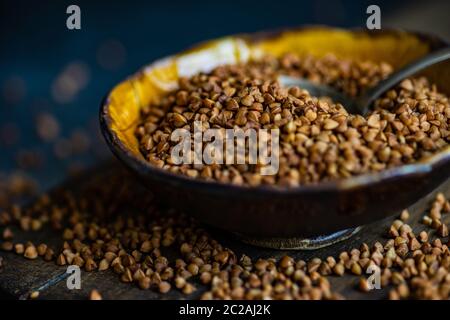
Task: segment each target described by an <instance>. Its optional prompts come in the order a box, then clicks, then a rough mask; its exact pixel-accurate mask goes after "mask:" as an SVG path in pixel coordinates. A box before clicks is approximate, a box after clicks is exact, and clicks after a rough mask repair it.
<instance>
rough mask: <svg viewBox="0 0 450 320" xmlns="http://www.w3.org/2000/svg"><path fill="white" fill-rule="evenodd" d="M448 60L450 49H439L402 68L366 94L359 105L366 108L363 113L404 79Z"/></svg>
mask: <svg viewBox="0 0 450 320" xmlns="http://www.w3.org/2000/svg"><path fill="white" fill-rule="evenodd" d="M447 59H450V47H446V48H444V49H439V50H436V51H435V52H432V53H430V54H427V55H426V56H425V57H423V58H421V59H419V60H416V61H414V62H412V63H410V64H408V65H407V66H405V67H403V68H401V69H400V70H398V71H396V72H394V73H393V74H391V75H390V76H389V77H388V78H386V79H384V80H383V81H381V82H380V83H379V84H378V85H376V86H375V87H373V88H371V89H369V90H367V91H366V93H365V94H364V95H363V96H362V97H361V100H360V103H358V104H359V105H360V106H361V107H362V108H365V110H363V111H367V109H368V108H369V107H370V105H371V104H372V102H373V101H375V100H376V99H377V98H379V97H380V96H381V95H382V94H383V93H385V92H386V91H388V90H389V89H390V88H392V87H393V86H395V85H396V84H397V83H399V82H400V81H402V80H403V79H405V78H407V77H409V76H412V75H414V74H415V73H417V72H418V71H421V70H423V69H425V68H427V67H429V66H431V65H433V64H435V63H438V62H442V61H445V60H447ZM364 113H365V112H364Z"/></svg>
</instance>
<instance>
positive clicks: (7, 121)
mask: <svg viewBox="0 0 450 320" xmlns="http://www.w3.org/2000/svg"><path fill="white" fill-rule="evenodd" d="M449 3H450V1H414V0H408V1H403V0H398V1H365V0H361V1H346V0H336V1H328V0H327V1H325V0H317V1H302V0H296V1H282V0H277V1H273V0H271V1H267V0H260V1H244V0H241V1H169V0H166V1H145V2H144V1H121V2H114V1H99V2H94V1H71V2H68V1H2V2H1V4H0V48H1V49H0V70H1V71H0V185H1V183H2V181H3V184H5V183H10V182H11V181H13V182H14V181H15V180H14V179H13V178H14V177H15V176H17V175H19V176H24V175H25V176H27V177H31V178H32V179H34V180H35V181H36V182H38V184H39V185H40V188H41V189H46V188H48V187H50V186H52V185H55V184H56V183H57V182H59V181H61V180H62V179H63V178H64V177H66V176H67V175H68V174H73V173H76V172H78V171H79V170H82V169H83V168H84V167H86V166H89V165H92V164H93V163H94V162H96V161H99V159H101V158H104V157H108V156H109V152H108V151H107V150H106V147H105V146H104V143H103V140H102V138H101V137H100V135H99V132H98V123H97V122H98V120H97V113H98V108H99V103H100V101H101V99H102V97H103V95H104V94H105V93H106V92H107V91H108V89H109V88H111V87H112V86H113V85H114V84H115V83H117V82H118V81H120V80H121V79H122V78H123V77H125V76H127V75H128V74H130V73H132V72H134V71H136V70H137V69H138V68H139V67H140V66H142V65H144V64H146V63H148V62H151V61H152V60H154V59H157V58H160V57H163V56H165V55H168V54H172V53H174V52H177V51H179V50H182V49H184V48H186V47H189V46H191V45H192V44H195V43H196V42H199V41H203V40H207V39H210V38H215V37H219V36H223V35H227V34H233V33H241V32H254V31H261V30H267V29H273V28H280V27H289V26H297V25H301V24H326V25H332V26H339V27H365V24H366V19H367V14H366V8H367V6H368V5H370V4H377V5H379V6H380V7H381V22H382V28H386V27H392V26H394V27H404V28H408V29H416V30H421V31H427V32H433V33H436V34H438V35H440V36H442V37H444V38H447V39H449V38H450V28H449V26H450V22H449V19H448V16H447V15H448V12H450V10H449V9H450V5H449ZM70 4H76V5H78V6H79V7H80V8H81V26H82V29H81V30H75V31H70V30H68V29H67V28H66V19H67V17H68V15H67V14H66V8H67V6H69V5H70ZM11 177H12V178H11ZM11 179H12V180H11ZM7 181H8V182H7ZM19 182H20V181H19ZM16 183H18V182H17V181H16ZM0 190H1V189H0ZM0 192H1V191H0ZM0 207H1V205H0Z"/></svg>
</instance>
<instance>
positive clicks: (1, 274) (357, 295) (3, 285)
mask: <svg viewBox="0 0 450 320" xmlns="http://www.w3.org/2000/svg"><path fill="white" fill-rule="evenodd" d="M117 166H119V164H117V163H116V162H108V163H107V164H105V165H102V166H100V168H101V169H100V170H93V171H91V172H89V173H87V174H86V175H87V176H88V175H92V174H96V175H104V177H105V178H106V179H107V177H108V175H111V174H114V173H115V172H117V170H119V168H118V167H117ZM83 181H84V179H83V176H82V177H79V178H77V179H75V180H71V181H68V182H67V183H65V184H64V188H68V189H70V190H73V191H74V192H76V190H77V189H79V188H81V186H82V185H83ZM136 184H138V182H136ZM439 191H442V192H444V193H445V194H446V195H447V196H450V179H448V180H447V181H446V182H445V183H444V184H443V185H441V186H440V187H439V188H437V189H436V190H435V191H434V192H432V193H431V194H429V195H428V196H427V197H425V198H424V199H420V200H419V201H418V202H417V203H416V204H414V205H413V206H412V207H410V208H409V211H410V213H411V217H410V221H409V224H410V225H411V226H412V227H413V229H414V231H415V232H418V231H420V230H423V229H425V227H424V226H423V225H422V224H420V223H419V221H420V218H421V217H422V215H423V214H424V212H426V210H427V208H428V207H429V204H430V201H431V200H432V199H433V198H434V196H435V194H436V193H437V192H439ZM399 192H401V190H399ZM393 196H395V195H393ZM394 218H395V217H391V218H387V219H385V220H383V221H379V222H376V223H373V224H371V225H367V226H364V227H363V228H362V229H361V230H360V231H359V233H357V234H356V235H354V236H353V237H352V238H350V239H348V240H345V241H342V242H339V243H337V244H334V245H332V246H329V247H326V248H323V249H319V250H314V251H295V250H272V249H264V248H259V247H254V246H250V245H246V244H244V243H242V242H241V241H239V240H238V239H237V238H236V237H235V236H234V235H232V234H229V233H226V232H223V231H219V230H210V233H211V234H212V235H214V237H215V238H216V239H217V240H219V241H220V242H221V243H222V244H223V245H224V246H226V247H229V248H231V249H232V250H233V251H234V252H235V253H236V254H237V255H238V256H240V255H241V254H246V255H248V256H250V257H251V258H252V259H257V258H259V257H264V258H270V257H275V258H279V257H281V256H283V255H286V254H288V255H291V256H293V257H295V258H296V259H304V260H308V259H311V258H312V257H319V258H326V257H328V256H335V257H336V256H337V255H338V254H339V253H340V252H341V251H344V250H350V249H352V248H359V246H360V245H361V243H363V242H365V243H367V244H369V245H371V244H373V243H374V242H376V241H384V240H385V234H386V231H387V229H388V227H389V225H390V224H391V223H392V221H393V219H394ZM447 220H448V217H447ZM447 222H448V221H447ZM0 231H1V230H0ZM13 231H14V232H15V239H14V240H15V241H20V242H26V241H28V240H31V241H34V242H35V243H39V242H40V241H44V240H43V239H45V242H46V243H50V244H54V246H55V247H57V246H58V245H61V240H60V236H59V235H58V234H56V233H54V232H53V231H51V230H49V229H45V228H44V230H43V231H39V232H31V233H30V232H27V233H23V232H21V231H20V230H17V229H14V230H13ZM0 256H2V257H3V258H4V267H3V268H1V269H0V290H1V291H3V292H5V293H6V294H7V295H9V296H11V297H13V298H17V299H24V298H27V297H28V296H29V293H30V292H32V291H36V290H37V291H39V292H40V295H39V299H86V298H87V297H88V296H89V292H90V291H91V290H92V289H97V290H99V291H100V292H101V294H102V296H103V298H104V299H196V298H198V297H199V296H200V295H201V293H202V292H203V291H204V290H205V288H203V287H202V286H200V285H198V286H197V288H198V290H197V291H195V292H194V293H193V294H192V295H190V296H185V295H182V294H181V293H179V292H178V291H177V290H171V291H170V292H169V293H168V294H165V295H161V294H159V293H156V292H154V291H152V290H140V289H139V288H137V287H136V286H135V285H131V284H125V283H121V282H120V281H119V279H118V276H117V275H116V274H114V273H113V272H112V271H111V270H107V271H102V272H90V273H88V272H85V271H82V275H81V286H82V287H81V289H80V290H69V289H67V285H66V280H67V279H66V278H67V276H68V274H66V273H65V271H66V268H65V267H59V266H56V265H55V264H54V263H53V262H50V263H49V262H44V261H43V260H41V259H37V260H33V261H30V260H26V259H25V258H23V257H20V256H18V255H16V254H14V253H6V252H1V251H0ZM329 279H330V282H331V284H332V287H333V288H334V290H335V291H337V292H340V293H341V294H342V295H343V296H344V297H345V298H348V299H384V298H386V297H387V289H381V290H373V291H371V292H370V293H364V294H363V293H361V292H359V291H358V290H357V289H356V286H357V283H358V277H356V276H352V275H345V276H343V277H333V276H331V277H329Z"/></svg>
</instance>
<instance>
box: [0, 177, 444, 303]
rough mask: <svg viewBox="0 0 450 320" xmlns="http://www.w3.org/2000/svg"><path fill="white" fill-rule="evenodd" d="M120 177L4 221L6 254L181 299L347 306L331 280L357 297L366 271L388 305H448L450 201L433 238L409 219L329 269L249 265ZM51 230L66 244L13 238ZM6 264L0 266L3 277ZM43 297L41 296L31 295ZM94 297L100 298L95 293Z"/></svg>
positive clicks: (265, 261) (270, 261) (315, 263)
mask: <svg viewBox="0 0 450 320" xmlns="http://www.w3.org/2000/svg"><path fill="white" fill-rule="evenodd" d="M116 171H117V170H115V173H114V174H112V175H111V174H109V175H108V176H96V177H93V178H91V180H90V181H88V182H87V183H86V185H84V187H83V188H82V190H81V191H76V192H73V191H70V190H68V189H64V188H63V189H61V190H58V191H56V192H55V193H54V194H51V195H44V196H42V197H41V198H40V199H39V200H38V201H37V202H36V203H35V204H34V205H32V206H30V207H27V208H20V207H18V206H12V207H11V208H10V209H8V210H6V211H3V212H1V213H0V231H1V234H0V237H1V240H0V249H1V250H4V251H12V252H15V253H16V254H19V255H22V256H24V257H25V258H26V259H31V260H34V259H39V258H40V259H44V260H45V261H49V262H53V263H56V264H57V265H59V266H65V265H70V264H71V265H78V266H80V267H82V268H83V269H84V270H85V271H86V272H92V271H106V270H108V269H112V271H113V272H115V273H116V274H117V276H118V278H119V279H120V281H122V282H125V283H130V284H135V285H136V286H138V287H140V288H141V289H143V290H147V289H150V290H155V291H157V292H160V293H161V294H164V293H167V292H168V291H171V290H178V291H180V292H181V293H183V294H185V295H190V294H192V295H191V296H190V297H191V298H192V297H196V298H201V299H342V298H344V297H343V296H341V295H340V294H338V293H336V292H335V291H334V290H333V287H332V285H331V283H330V281H329V279H330V277H341V276H343V275H344V274H347V275H354V276H360V277H361V278H360V283H359V289H360V290H361V291H363V292H366V291H369V284H368V280H367V277H368V276H367V274H366V270H367V269H368V268H369V267H370V268H372V270H373V268H374V267H375V268H379V269H378V270H379V271H380V275H381V279H380V282H381V286H382V288H385V289H386V290H388V291H389V293H388V297H389V298H390V299H448V298H449V297H450V296H449V294H450V252H449V247H448V246H449V242H448V241H449V239H448V235H449V232H448V227H447V225H446V223H445V222H444V219H443V218H444V216H443V215H444V214H448V213H449V212H450V202H449V201H448V199H446V198H445V197H444V195H443V194H438V195H437V196H436V198H435V200H434V201H433V202H432V204H431V207H430V210H429V212H428V213H427V214H426V215H424V218H423V223H424V224H425V225H426V226H428V227H429V229H428V230H427V229H426V230H425V231H422V232H420V233H418V234H415V233H414V232H413V230H412V228H411V227H410V226H409V225H408V224H407V223H406V221H408V219H410V217H409V213H408V211H407V210H405V211H403V212H402V214H401V216H400V217H399V219H398V220H395V221H394V222H393V223H392V226H391V227H390V228H389V230H386V233H387V235H388V236H389V240H380V241H379V242H375V243H372V244H367V243H362V244H361V245H360V246H359V248H354V249H351V250H348V251H345V252H341V253H340V254H337V255H336V256H330V257H327V258H326V259H323V260H322V259H319V258H314V259H311V260H309V261H303V260H295V259H294V258H292V257H290V256H288V255H286V256H284V257H282V258H281V259H274V258H260V259H254V260H252V259H251V258H250V257H249V256H247V255H245V254H243V255H241V256H237V255H236V254H235V253H234V252H233V250H231V249H229V248H226V247H224V246H223V245H222V244H221V243H220V242H218V241H217V240H216V239H214V238H213V237H212V236H211V235H210V234H209V233H208V232H207V231H206V230H204V229H202V228H201V227H200V226H199V225H198V223H197V222H196V221H194V220H193V219H191V218H189V217H187V216H185V215H182V214H180V213H178V212H175V211H173V210H168V211H161V209H159V208H158V207H156V206H155V205H154V204H153V201H152V200H151V199H149V197H148V191H147V190H145V189H143V188H136V182H135V180H134V179H132V178H130V176H129V174H128V173H125V172H120V173H116ZM119 171H120V170H119ZM106 178H107V180H108V183H107V184H105V183H103V182H104V181H105V179H106ZM48 227H50V228H51V229H53V230H54V231H56V232H57V233H59V234H60V235H61V242H60V244H58V245H55V243H32V242H26V243H21V242H18V241H17V240H15V233H16V232H17V233H23V232H24V231H25V234H26V232H38V231H40V230H42V229H43V228H48ZM428 227H427V228H428ZM433 229H434V230H435V231H433ZM380 238H382V236H381V235H380ZM6 257H7V256H6ZM2 260H3V261H2ZM5 260H6V261H5ZM7 262H8V260H7V258H6V259H1V258H0V268H1V264H2V263H7ZM109 272H111V271H109ZM197 290H201V293H196V291H197ZM38 297H39V293H38V292H37V293H36V292H33V293H31V294H30V298H38ZM90 298H91V299H101V298H102V295H101V293H100V292H99V291H98V290H94V291H93V292H91V295H90Z"/></svg>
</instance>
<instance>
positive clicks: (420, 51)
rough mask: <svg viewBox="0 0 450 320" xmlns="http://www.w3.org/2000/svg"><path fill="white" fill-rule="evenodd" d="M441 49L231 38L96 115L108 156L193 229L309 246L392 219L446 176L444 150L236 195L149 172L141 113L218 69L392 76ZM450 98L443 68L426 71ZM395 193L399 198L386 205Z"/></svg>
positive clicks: (146, 77) (166, 66)
mask: <svg viewBox="0 0 450 320" xmlns="http://www.w3.org/2000/svg"><path fill="white" fill-rule="evenodd" d="M446 45H447V44H446V43H445V42H443V41H442V40H440V39H438V38H436V37H433V36H430V35H423V34H419V33H412V32H406V31H398V30H389V31H380V32H369V31H362V30H342V29H335V28H328V27H303V28H298V29H291V30H284V31H276V32H269V33H267V32H266V33H256V34H245V35H237V36H229V37H225V38H221V39H218V40H212V41H209V42H206V43H203V44H201V45H198V46H196V47H194V48H192V49H190V50H187V51H185V52H182V53H179V54H176V55H173V56H170V57H167V58H163V59H161V60H158V61H156V62H153V63H151V64H150V65H147V66H145V67H143V68H142V69H141V70H140V71H139V72H137V73H135V74H133V75H131V76H130V77H129V78H127V79H126V80H124V81H122V82H121V83H119V84H118V85H116V86H115V87H114V88H113V89H112V90H111V91H110V92H109V93H108V95H107V96H106V97H105V99H104V101H103V103H102V105H101V110H100V122H101V127H102V131H103V134H104V136H105V138H106V140H107V143H108V144H109V146H110V148H111V150H112V151H113V152H114V154H115V155H116V156H117V157H118V158H119V159H121V160H122V161H123V162H124V163H125V164H126V166H128V167H130V168H131V169H132V170H133V171H134V172H136V173H137V175H138V176H139V177H141V178H142V181H144V182H145V183H146V184H147V185H148V186H149V188H150V189H152V191H153V192H154V193H155V194H156V196H157V198H158V199H160V200H161V201H164V202H168V203H170V205H172V206H175V207H181V209H182V210H184V211H187V212H188V213H191V214H193V215H194V216H195V217H197V218H198V219H199V220H201V221H203V222H205V223H207V224H210V225H213V226H216V227H219V228H222V229H226V230H230V231H233V232H237V233H241V234H245V235H249V236H252V237H274V238H287V237H299V238H302V237H316V236H319V235H322V234H330V233H333V232H336V231H339V230H344V229H348V228H353V227H356V226H360V225H362V224H366V223H368V222H371V221H374V220H377V219H381V218H383V217H386V216H389V215H393V214H396V213H398V212H399V211H400V210H401V209H403V208H405V207H407V206H409V205H411V204H412V203H414V202H415V201H417V200H418V199H419V198H421V197H423V196H424V195H426V194H427V193H428V192H430V191H431V190H432V189H434V188H435V187H436V186H438V185H439V184H440V183H442V182H443V181H445V180H446V179H448V177H449V174H450V149H449V148H448V147H447V148H446V149H444V150H442V151H441V152H439V153H437V154H436V155H434V156H432V157H430V158H428V159H425V160H423V161H421V162H419V163H417V164H412V165H405V166H400V167H397V168H392V169H389V170H385V171H382V172H378V173H370V174H364V175H360V176H356V177H351V178H348V179H343V180H339V181H332V182H324V183H319V184H317V185H306V186H299V187H295V188H289V189H277V188H268V187H257V188H250V187H238V186H232V185H224V184H219V183H216V182H207V181H200V180H194V179H191V178H188V177H185V176H181V175H175V174H172V173H169V172H166V171H164V170H162V169H158V168H155V167H153V166H151V165H150V164H149V163H148V162H147V161H145V159H144V157H143V156H142V155H141V153H140V151H139V144H138V141H137V139H136V138H135V136H134V132H135V128H136V126H137V124H138V121H139V111H140V109H141V107H142V106H146V105H149V104H153V103H156V102H157V101H158V100H159V99H160V98H161V97H162V96H163V95H164V94H166V93H167V92H168V91H170V90H173V89H175V88H176V87H177V79H178V78H179V77H180V76H189V75H193V74H195V73H198V72H200V71H204V72H207V71H209V70H211V69H213V68H214V67H216V66H218V65H221V64H230V63H236V62H245V61H248V60H249V59H252V58H257V57H259V56H261V55H263V54H271V55H275V56H279V55H281V54H283V53H285V52H294V53H298V54H300V55H302V54H312V55H315V56H322V55H325V54H327V53H329V52H332V53H334V54H335V55H336V56H338V57H340V58H345V59H356V60H372V61H386V62H388V63H390V64H391V65H393V66H394V68H399V67H401V66H403V65H405V64H407V63H409V62H412V61H414V60H415V59H417V58H419V57H421V56H423V55H425V54H427V53H429V52H431V51H433V50H436V49H438V48H442V47H444V46H446ZM426 73H427V76H428V77H430V78H431V80H432V81H434V82H435V83H436V84H437V86H438V88H439V90H441V91H443V92H445V93H447V94H448V95H450V63H447V62H446V63H444V64H442V65H439V66H438V67H434V68H431V69H429V70H427V71H426ZM392 194H396V196H395V197H392Z"/></svg>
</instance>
